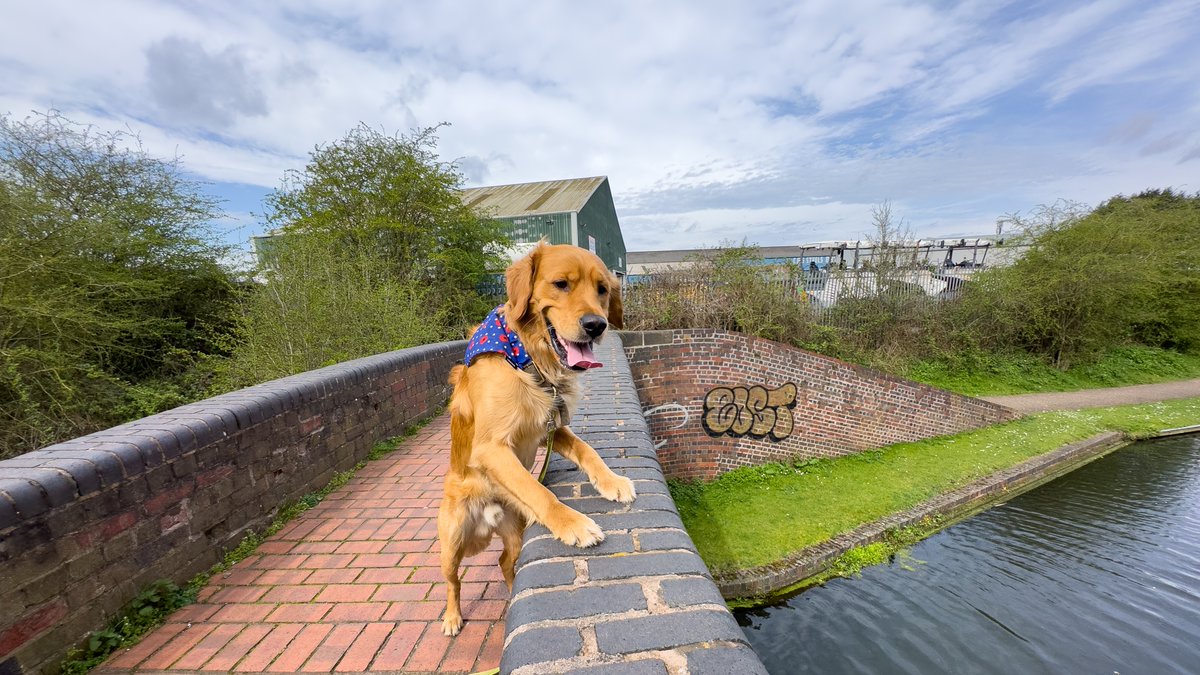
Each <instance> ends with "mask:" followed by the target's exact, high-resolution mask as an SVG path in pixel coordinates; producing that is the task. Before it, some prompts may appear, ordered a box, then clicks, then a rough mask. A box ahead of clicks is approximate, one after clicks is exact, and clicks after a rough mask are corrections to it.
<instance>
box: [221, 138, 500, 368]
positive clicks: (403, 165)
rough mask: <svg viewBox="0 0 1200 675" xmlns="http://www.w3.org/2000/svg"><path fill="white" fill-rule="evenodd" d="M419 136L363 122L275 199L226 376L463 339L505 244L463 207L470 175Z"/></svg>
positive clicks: (322, 150) (320, 151)
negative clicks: (482, 287) (463, 192)
mask: <svg viewBox="0 0 1200 675" xmlns="http://www.w3.org/2000/svg"><path fill="white" fill-rule="evenodd" d="M435 132H436V128H433V129H425V130H422V131H419V132H417V133H415V134H414V135H412V136H403V135H387V134H384V133H381V132H379V131H375V130H373V129H370V128H368V127H366V126H362V125H360V126H358V127H356V128H354V129H352V130H351V131H350V132H349V133H348V134H347V135H346V136H345V137H344V138H342V139H341V140H338V141H336V142H334V143H331V144H329V145H325V146H318V147H317V148H316V149H315V150H314V151H313V153H312V155H311V157H310V159H309V162H308V164H307V166H306V167H305V168H304V169H303V170H301V171H294V172H291V173H289V174H288V175H287V176H286V177H285V180H284V182H283V185H282V186H281V187H280V188H279V189H277V190H275V192H273V193H272V194H271V195H270V196H269V197H268V198H267V207H268V211H269V212H268V215H267V222H268V224H270V225H272V226H273V227H274V228H275V230H274V232H275V236H273V237H271V238H270V239H269V240H268V241H267V242H265V245H264V246H263V247H261V248H260V269H259V273H258V277H259V279H260V280H261V281H262V282H263V283H262V284H261V286H260V287H259V288H257V289H256V291H255V292H254V293H253V294H251V297H249V299H248V301H247V303H246V304H245V305H244V306H243V311H242V313H241V319H240V320H241V331H240V336H241V337H240V342H239V344H238V346H237V347H235V349H234V354H233V359H232V361H231V362H230V363H229V364H228V368H227V369H225V375H226V383H225V386H227V387H232V386H239V385H245V384H253V383H255V382H261V381H262V380H264V379H270V378H272V377H282V376H284V375H289V374H292V373H296V372H300V371H303V370H308V369H311V368H316V367H320V366H323V365H328V364H331V363H337V362H339V361H344V360H347V359H352V358H356V357H360V356H366V355H369V354H374V353H378V352H382V351H389V350H393V349H400V348H403V347H409V346H413V345H416V344H422V343H427V342H433V341H436V340H441V339H449V338H459V337H462V331H463V329H464V327H466V326H467V325H472V324H474V323H476V322H478V320H479V319H480V317H482V316H483V315H484V314H486V310H487V305H486V303H485V301H484V298H483V297H482V296H481V295H480V293H479V292H477V290H476V289H477V288H478V287H479V285H480V283H481V282H483V281H485V280H486V279H487V278H488V275H492V274H497V273H499V272H500V271H501V270H502V268H503V265H504V260H503V259H502V258H501V257H500V252H501V251H502V247H503V245H504V244H506V243H507V242H506V241H505V239H504V237H503V236H502V234H501V230H500V226H499V224H498V223H496V222H495V221H492V220H489V219H487V218H484V217H482V216H481V215H480V214H478V213H476V212H475V211H473V210H472V209H470V208H468V207H467V206H465V205H463V203H462V200H461V199H460V198H459V188H460V186H461V184H462V176H461V174H459V173H458V171H457V169H456V168H455V166H454V165H453V164H447V163H443V162H440V161H439V160H438V158H437V155H436V153H435V148H436V135H435Z"/></svg>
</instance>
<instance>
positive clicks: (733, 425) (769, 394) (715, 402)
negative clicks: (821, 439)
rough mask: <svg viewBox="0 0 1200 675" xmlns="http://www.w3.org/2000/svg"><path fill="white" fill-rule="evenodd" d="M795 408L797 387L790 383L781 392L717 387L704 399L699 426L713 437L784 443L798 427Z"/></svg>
mask: <svg viewBox="0 0 1200 675" xmlns="http://www.w3.org/2000/svg"><path fill="white" fill-rule="evenodd" d="M795 405H796V385H795V384H793V383H791V382H788V383H787V384H785V385H783V386H782V387H779V388H778V389H767V388H765V387H760V386H758V385H755V386H753V387H717V388H716V389H713V390H712V391H710V392H708V394H707V395H706V396H705V397H704V414H703V416H702V417H701V418H700V423H701V424H702V425H703V426H704V430H705V431H707V432H708V434H709V435H710V436H720V435H721V434H729V435H730V436H734V437H740V436H747V435H748V436H754V437H757V438H764V437H770V438H771V439H773V440H776V441H782V440H783V439H785V438H787V437H788V436H791V435H792V429H793V428H794V427H795V419H794V418H793V417H792V408H793V407H794V406H795Z"/></svg>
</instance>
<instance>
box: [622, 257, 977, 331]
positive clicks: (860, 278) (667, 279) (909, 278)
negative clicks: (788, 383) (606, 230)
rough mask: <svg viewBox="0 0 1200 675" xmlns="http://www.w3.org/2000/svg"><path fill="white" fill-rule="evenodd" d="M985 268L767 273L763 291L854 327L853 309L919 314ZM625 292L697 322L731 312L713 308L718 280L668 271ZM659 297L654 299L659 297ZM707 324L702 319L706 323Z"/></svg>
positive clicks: (817, 317) (628, 298)
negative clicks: (676, 310)
mask: <svg viewBox="0 0 1200 675" xmlns="http://www.w3.org/2000/svg"><path fill="white" fill-rule="evenodd" d="M981 269H982V266H974V265H971V266H968V265H962V266H956V267H945V268H934V267H922V268H920V269H890V270H879V269H861V268H860V269H846V270H839V269H836V268H834V269H810V270H804V271H796V270H780V269H774V270H772V269H762V270H760V276H761V281H762V286H761V287H760V292H762V293H764V294H766V295H769V296H771V297H773V298H775V299H776V300H778V301H781V302H787V303H788V304H792V303H794V304H795V305H796V306H797V308H803V309H802V311H805V312H807V313H808V314H809V320H810V321H812V322H813V323H816V324H820V325H825V326H831V327H843V328H845V327H852V325H853V324H857V323H860V322H861V320H862V319H863V317H861V316H856V315H855V313H854V311H853V310H850V311H847V310H849V309H850V306H851V305H853V306H854V308H861V307H863V306H864V303H863V302H862V301H868V302H867V303H866V305H867V307H870V306H874V307H879V306H890V307H893V308H901V309H910V310H917V309H919V308H922V307H928V306H929V305H932V304H936V303H939V302H942V301H944V300H947V299H950V298H954V297H957V296H958V294H959V293H960V292H961V289H962V287H963V284H964V283H967V281H968V280H969V279H970V278H971V277H972V276H973V275H974V274H976V273H978V272H979V271H980V270H981ZM622 293H623V294H624V297H625V302H626V305H627V306H628V307H631V308H638V307H639V306H640V307H641V308H645V307H653V306H661V301H662V300H663V298H664V296H666V295H669V296H670V302H671V303H672V304H673V305H674V306H676V307H682V308H683V309H682V313H683V314H686V315H687V316H690V317H693V318H700V317H707V316H715V315H719V314H721V313H722V312H724V311H725V310H727V309H728V308H722V307H713V306H712V304H713V302H714V298H721V297H726V296H725V295H724V294H722V293H721V292H720V290H719V289H718V282H716V281H713V280H712V279H706V278H703V277H702V276H701V275H698V274H689V273H687V272H683V273H669V274H666V275H653V276H651V275H647V276H642V277H639V278H636V279H632V280H631V279H626V280H625V283H624V284H623V286H622ZM656 295H657V296H658V297H654V296H656ZM701 320H703V319H701Z"/></svg>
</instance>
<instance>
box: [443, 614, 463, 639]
mask: <svg viewBox="0 0 1200 675" xmlns="http://www.w3.org/2000/svg"><path fill="white" fill-rule="evenodd" d="M462 627H463V619H462V615H461V614H459V613H458V612H455V613H454V614H451V613H450V612H446V615H445V616H444V617H442V635H445V636H446V637H454V636H455V635H458V631H460V630H462Z"/></svg>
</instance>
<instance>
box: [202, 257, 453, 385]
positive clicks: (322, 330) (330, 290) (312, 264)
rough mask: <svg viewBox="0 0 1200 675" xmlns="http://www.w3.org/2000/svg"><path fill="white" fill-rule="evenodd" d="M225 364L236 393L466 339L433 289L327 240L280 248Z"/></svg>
mask: <svg viewBox="0 0 1200 675" xmlns="http://www.w3.org/2000/svg"><path fill="white" fill-rule="evenodd" d="M262 275H263V281H264V283H263V284H262V285H261V286H260V287H258V288H256V289H255V290H254V291H253V292H251V293H250V294H248V296H247V298H246V300H245V302H244V303H243V305H242V308H241V315H240V321H239V331H238V335H239V340H238V342H237V344H236V345H235V346H234V347H233V348H232V355H231V357H230V359H229V360H228V361H225V362H223V363H220V364H219V365H218V379H217V388H218V389H221V390H228V389H236V388H239V387H245V386H250V385H253V384H257V383H259V382H264V381H267V380H272V379H275V378H279V377H284V376H287V375H292V374H295V373H300V372H304V371H307V370H313V369H315V368H320V367H323V366H328V365H332V364H334V363H339V362H342V361H347V360H350V359H354V358H359V357H362V356H369V355H371V354H378V353H382V352H388V351H392V350H395V349H403V348H405V347H412V346H415V345H420V344H426V343H431V342H439V341H442V340H446V339H452V338H455V337H461V336H460V335H457V334H456V333H455V331H454V330H453V328H451V326H450V324H451V323H452V320H451V318H450V316H451V312H450V310H448V309H447V308H444V307H440V306H438V303H437V298H436V294H435V293H434V291H432V290H431V289H429V288H428V287H426V286H425V285H423V284H422V283H420V282H419V281H418V280H414V279H405V278H403V277H399V276H397V275H396V274H394V266H393V265H392V264H391V262H390V260H389V259H388V258H387V257H386V256H385V254H384V253H382V252H381V251H379V250H378V249H376V248H374V247H372V246H369V245H364V244H363V243H359V242H353V241H350V240H346V239H340V238H337V237H332V236H330V235H327V234H313V235H296V236H290V237H288V238H286V239H285V240H283V241H281V242H279V243H278V246H277V247H276V248H275V250H274V252H273V256H272V262H271V264H270V265H269V266H268V267H266V268H264V269H263V271H262Z"/></svg>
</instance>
